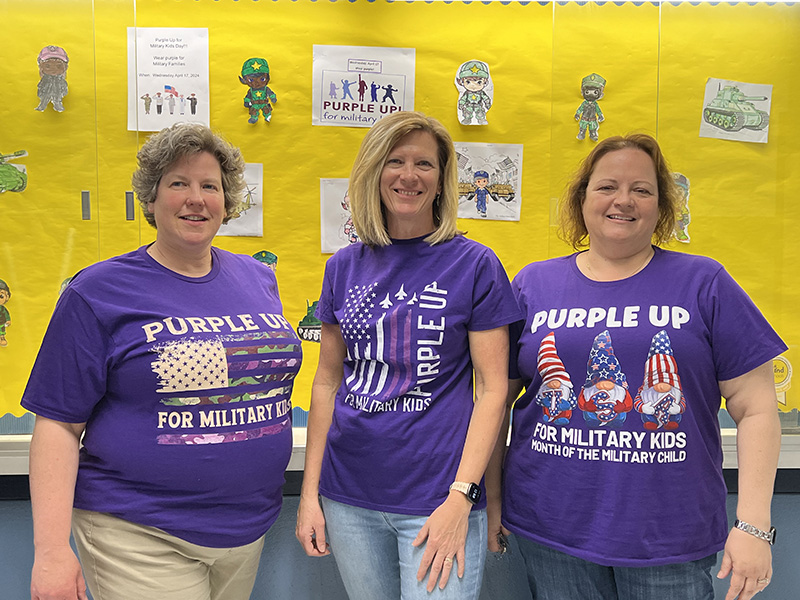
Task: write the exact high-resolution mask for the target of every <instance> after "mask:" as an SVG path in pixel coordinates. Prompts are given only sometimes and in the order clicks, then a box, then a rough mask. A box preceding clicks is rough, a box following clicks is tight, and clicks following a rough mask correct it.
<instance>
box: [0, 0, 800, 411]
mask: <svg viewBox="0 0 800 600" xmlns="http://www.w3.org/2000/svg"><path fill="white" fill-rule="evenodd" d="M0 22H2V23H3V24H4V30H5V33H4V43H3V60H2V61H0V81H2V83H3V87H4V90H5V93H4V98H3V102H2V103H0V123H2V127H0V152H3V153H8V152H13V151H15V150H19V149H25V150H27V151H28V153H29V156H28V157H25V158H24V159H22V160H19V161H17V162H19V163H21V164H25V165H27V167H28V174H29V185H28V188H27V189H26V190H25V191H24V192H22V193H5V194H0V206H1V207H2V209H3V215H4V218H3V224H4V227H5V235H3V239H2V242H0V279H4V280H5V281H7V282H8V283H9V285H10V287H11V291H12V298H11V300H10V302H9V303H8V304H7V308H8V309H9V311H10V313H11V316H12V326H11V327H9V328H8V334H7V339H8V342H9V344H8V346H7V347H5V348H0V386H2V387H0V416H2V414H3V413H4V412H6V411H10V412H11V413H12V414H15V415H20V414H22V411H21V409H20V407H19V405H18V402H19V398H20V396H21V393H22V390H23V388H24V384H25V381H26V379H27V376H28V373H29V371H30V367H31V364H32V361H33V357H34V356H35V351H36V347H37V346H38V343H39V342H40V341H41V336H42V335H43V332H44V328H45V326H46V323H47V320H48V318H49V315H50V313H51V311H52V308H53V305H54V304H55V301H56V298H57V293H58V287H59V284H60V283H61V281H62V280H63V279H64V278H65V277H67V276H69V275H71V274H72V273H74V272H75V271H76V270H77V269H79V268H81V267H83V266H85V265H87V264H89V263H91V262H93V261H95V260H98V259H104V258H107V257H109V256H113V255H115V254H119V253H121V252H124V251H127V250H130V249H133V248H135V247H136V246H137V245H139V244H142V243H147V242H149V241H150V240H152V239H153V237H154V231H153V230H152V229H150V228H149V227H148V226H147V225H146V223H144V221H143V220H142V219H141V218H140V217H139V216H138V213H137V218H136V220H135V221H125V218H124V203H123V199H124V192H125V191H126V190H128V189H130V174H131V172H132V171H133V169H134V166H135V153H136V149H137V147H138V146H139V145H140V144H141V142H142V141H143V140H144V139H145V137H146V134H141V135H139V134H137V133H135V132H128V131H126V114H127V107H126V97H127V96H126V92H127V81H126V64H127V49H126V28H127V27H132V26H140V27H206V28H208V31H209V44H210V65H209V72H210V78H211V99H210V100H211V119H212V125H213V126H214V127H215V128H217V129H220V130H221V131H222V132H223V133H224V134H225V135H226V136H227V137H228V138H229V139H230V140H231V141H232V142H233V143H234V144H236V145H238V146H240V147H241V148H242V150H243V152H244V155H245V159H246V160H247V161H248V162H260V163H263V164H264V184H265V195H264V212H265V218H264V236H263V238H219V239H218V245H219V246H221V247H223V248H226V249H230V250H233V251H237V252H243V253H248V254H252V253H254V252H256V251H258V250H262V249H267V250H271V251H273V252H275V253H276V254H278V256H279V263H278V279H279V282H280V286H281V296H282V298H283V302H284V306H285V313H286V315H287V318H288V319H289V320H290V321H291V322H293V323H297V322H298V321H299V320H300V318H301V317H302V316H303V315H304V314H305V309H306V300H307V299H312V300H313V299H315V298H316V297H317V296H318V294H319V287H320V282H321V279H322V273H323V267H324V264H325V260H326V259H327V255H322V254H320V252H319V247H320V243H319V178H320V177H325V178H328V177H347V176H348V175H349V169H350V165H351V163H352V159H353V157H354V156H355V153H356V150H357V148H358V144H359V142H360V140H361V138H362V137H363V135H364V132H365V130H364V129H360V128H341V127H313V126H312V125H311V72H312V45H313V44H331V45H338V44H340V45H358V46H398V47H413V48H415V49H416V104H415V108H416V109H418V110H422V111H424V112H426V113H429V114H431V115H433V116H436V117H437V118H439V119H440V120H441V121H442V122H443V123H444V124H445V125H446V126H447V127H448V129H449V130H450V131H451V132H452V134H453V137H454V139H456V140H457V141H465V142H496V143H513V144H523V145H524V165H523V180H522V218H521V220H520V222H518V223H509V222H492V221H489V222H486V221H483V222H479V221H475V220H467V221H463V222H462V223H461V228H462V229H465V230H468V232H469V235H470V237H473V238H475V239H477V240H479V241H481V242H483V243H486V244H488V245H490V246H492V248H494V249H495V251H496V252H497V254H498V255H499V257H500V259H501V260H502V261H503V263H504V264H505V266H506V268H507V270H508V272H509V275H510V276H513V275H514V274H516V272H517V271H518V270H519V269H520V268H522V267H523V266H524V265H526V264H527V263H529V262H531V261H533V260H540V259H544V258H547V257H549V256H555V255H559V254H563V253H565V252H567V251H568V248H566V246H565V245H564V244H562V243H561V242H560V241H558V240H557V238H556V237H555V228H554V227H553V219H552V208H553V204H554V198H556V197H557V196H558V194H559V193H560V191H561V189H562V187H563V185H564V182H565V181H566V180H567V179H568V177H569V175H570V173H571V171H572V170H573V169H574V168H575V166H576V165H577V163H578V161H579V160H580V159H581V158H582V157H583V156H584V155H585V154H586V153H587V152H588V150H589V148H590V146H591V142H589V141H588V140H587V141H584V142H579V141H577V140H576V139H575V134H576V133H577V124H576V123H575V121H574V120H573V114H574V112H575V110H576V108H577V107H578V105H579V104H580V102H581V97H580V90H579V87H580V80H581V79H582V78H583V77H584V76H585V75H587V74H589V73H591V72H593V71H594V72H597V73H600V74H601V75H603V77H605V78H606V79H607V80H608V84H607V87H606V95H605V97H604V98H603V99H602V100H601V102H600V104H601V106H602V109H603V112H604V113H605V116H606V121H605V122H604V123H603V124H602V125H601V129H600V135H601V137H607V136H609V135H614V134H619V133H626V132H630V131H635V130H636V131H644V132H647V133H651V134H654V135H657V137H658V139H659V140H660V141H661V143H662V144H663V147H664V150H665V153H666V155H667V157H668V158H669V159H670V162H671V163H672V166H673V168H674V169H675V170H678V171H681V172H682V173H684V174H686V175H687V176H689V178H690V179H691V184H692V188H691V200H690V206H691V211H692V224H691V226H690V233H691V238H692V241H691V243H690V244H688V245H677V244H675V245H673V247H674V248H676V249H678V250H681V251H687V252H692V253H699V254H706V255H709V256H712V257H714V258H716V259H718V260H720V261H721V262H722V263H723V264H725V266H726V267H727V268H728V270H729V271H730V272H731V273H732V274H733V275H734V277H736V279H737V280H738V281H739V282H740V283H741V284H742V285H743V286H744V287H745V289H746V290H747V291H748V292H749V293H750V294H751V296H752V298H753V299H754V301H755V302H756V303H757V304H758V305H759V306H760V307H761V309H762V310H763V311H764V313H765V314H766V315H767V317H768V318H769V319H770V321H771V322H772V324H773V325H774V326H775V327H776V329H777V330H778V331H779V332H780V333H781V335H782V336H783V337H784V339H785V340H786V341H787V343H788V344H789V345H790V346H791V348H790V350H789V352H788V353H787V354H786V357H787V358H788V359H789V361H790V362H792V363H797V364H800V355H798V343H799V342H800V318H798V316H797V313H796V312H795V311H794V310H792V309H793V308H794V307H795V306H798V305H800V278H798V276H797V274H796V273H797V258H796V257H794V258H795V260H794V262H792V258H793V257H792V255H791V254H790V253H791V252H792V250H791V246H790V244H791V243H792V241H793V239H792V238H793V232H794V230H796V229H797V227H798V225H800V215H798V211H799V210H800V208H798V203H797V202H794V201H793V200H794V198H793V197H790V196H789V194H790V190H791V188H790V184H791V183H792V182H795V183H796V182H797V181H798V170H800V166H798V165H800V141H799V140H798V137H797V136H798V132H800V111H798V110H797V108H796V107H795V105H794V103H795V102H797V100H796V99H795V97H793V91H794V88H795V87H796V82H797V77H798V76H797V74H798V73H800V69H798V62H800V36H798V35H797V32H798V31H800V4H795V5H791V6H786V5H775V6H768V5H763V4H762V5H757V6H748V5H746V4H737V5H735V6H729V5H716V6H708V5H704V6H692V5H690V4H688V3H684V4H679V5H672V4H666V5H663V6H657V5H654V4H649V3H648V4H642V5H638V6H637V5H634V4H632V3H626V4H623V5H621V6H618V5H616V4H613V3H606V4H604V5H602V6H598V5H593V4H589V5H577V4H567V5H558V4H556V5H554V4H544V5H541V4H538V3H528V4H525V5H521V4H519V3H514V4H508V5H506V4H501V3H491V4H489V5H486V4H483V3H480V2H472V3H469V4H462V3H458V2H453V3H444V2H436V3H432V4H429V3H425V2H416V3H406V2H386V1H384V0H376V1H375V2H368V1H366V0H357V1H355V2H345V1H343V0H340V1H338V2H330V1H328V0H319V1H317V2H311V1H309V0H299V1H297V2H292V1H289V0H278V1H270V0H260V1H252V0H239V1H236V2H234V1H232V0H219V1H214V0H137V1H135V2H134V1H132V0H95V1H94V2H93V3H92V2H91V1H90V0H58V1H56V0H52V1H45V0H29V1H27V2H26V1H25V0H0ZM47 44H57V45H60V46H63V47H64V48H66V50H67V52H68V53H69V55H70V66H69V71H68V74H67V81H68V82H69V85H70V92H69V94H68V95H67V96H66V98H65V101H64V104H65V106H66V111H65V112H64V113H61V114H56V113H54V112H53V111H52V109H51V108H48V109H47V111H46V112H44V113H38V112H36V111H34V110H33V108H34V107H35V106H36V104H37V98H36V84H37V82H38V70H37V67H36V55H37V54H38V52H39V50H40V49H41V48H42V47H43V46H45V45H47ZM251 56H263V57H265V58H267V59H268V60H269V63H270V69H271V75H272V80H271V83H270V87H271V88H272V89H273V90H274V91H275V93H276V94H277V95H278V102H277V104H276V106H275V110H274V113H273V119H272V122H271V123H270V124H269V125H266V124H264V123H258V124H257V125H250V124H248V123H247V113H246V111H245V110H244V109H243V108H242V99H243V97H244V93H245V91H246V89H245V88H244V86H242V85H241V84H240V83H239V81H238V75H239V70H240V68H241V64H242V62H243V61H244V60H245V59H247V58H249V57H251ZM471 58H478V59H482V60H485V61H486V62H488V63H489V65H490V67H491V72H492V79H493V82H494V86H495V93H494V99H495V104H494V106H493V108H492V109H491V111H490V112H489V122H490V125H489V126H488V127H465V126H462V125H460V124H459V123H458V120H457V114H456V102H457V98H458V92H457V90H456V88H455V86H454V85H453V78H454V76H455V72H456V69H457V67H458V66H459V65H460V64H461V63H462V62H464V61H466V60H468V59H471ZM708 77H715V78H721V79H732V80H738V81H745V82H751V83H769V84H772V85H773V86H774V87H773V98H772V118H771V122H770V134H769V135H770V137H769V143H768V144H749V143H742V142H729V141H720V140H711V139H707V138H699V137H698V135H697V134H698V129H699V125H700V110H701V107H702V100H703V89H704V85H705V81H706V78H708ZM137 96H138V95H137ZM81 190H90V191H91V192H92V201H93V206H92V219H91V220H90V221H82V220H81V219H80V208H79V196H80V191H81ZM132 293H133V291H132ZM136 293H158V292H157V290H152V291H147V290H139V291H136ZM742 343H747V340H746V339H744V340H742ZM304 349H305V356H306V358H305V363H304V367H303V369H302V371H301V374H300V376H299V378H298V380H297V384H296V388H295V390H296V391H295V394H294V398H293V401H294V403H295V405H297V406H301V407H303V408H307V407H308V395H309V389H310V382H311V378H312V376H313V371H314V367H315V365H316V360H317V351H318V347H317V346H316V345H314V344H310V343H306V344H304ZM798 387H800V384H798V385H795V386H794V389H792V390H790V391H789V393H788V396H787V398H788V401H789V403H788V404H787V405H786V408H791V407H797V406H798V404H800V400H798V397H799V396H800V395H799V394H798V393H797V388H798Z"/></svg>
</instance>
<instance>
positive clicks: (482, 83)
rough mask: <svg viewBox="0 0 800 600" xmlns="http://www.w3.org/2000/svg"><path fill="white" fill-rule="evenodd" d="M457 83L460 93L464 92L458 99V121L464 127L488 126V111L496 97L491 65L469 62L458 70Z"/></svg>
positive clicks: (477, 61) (478, 61)
mask: <svg viewBox="0 0 800 600" xmlns="http://www.w3.org/2000/svg"><path fill="white" fill-rule="evenodd" d="M455 83H456V88H458V90H459V92H461V91H462V90H463V93H462V94H461V96H460V97H459V99H458V121H459V122H460V123H461V124H462V125H488V124H489V122H488V121H487V120H486V111H488V110H489V109H490V108H491V106H492V99H493V96H494V86H493V85H492V78H491V75H489V65H487V64H486V63H485V62H482V61H480V60H468V61H467V62H465V63H463V64H462V65H461V66H460V67H459V68H458V75H456V80H455ZM473 120H474V121H475V122H474V123H473Z"/></svg>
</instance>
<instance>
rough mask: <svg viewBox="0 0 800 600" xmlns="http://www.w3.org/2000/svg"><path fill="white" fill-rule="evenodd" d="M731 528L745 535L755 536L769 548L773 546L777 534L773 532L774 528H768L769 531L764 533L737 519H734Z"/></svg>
mask: <svg viewBox="0 0 800 600" xmlns="http://www.w3.org/2000/svg"><path fill="white" fill-rule="evenodd" d="M733 526H734V527H736V529H741V530H742V531H744V532H745V533H749V534H750V535H754V536H756V537H757V538H758V539H760V540H764V541H765V542H768V543H769V545H770V546H774V545H775V534H776V533H777V532H776V531H775V528H774V527H770V528H769V531H764V530H763V529H759V528H758V527H756V526H755V525H750V523H745V522H744V521H740V520H739V519H736V521H734V522H733Z"/></svg>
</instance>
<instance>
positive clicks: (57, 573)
mask: <svg viewBox="0 0 800 600" xmlns="http://www.w3.org/2000/svg"><path fill="white" fill-rule="evenodd" d="M31 599H32V600H87V595H86V582H85V581H84V579H83V573H82V572H81V565H80V563H79V562H78V558H77V557H76V556H75V553H74V552H73V551H72V548H70V547H69V546H54V547H53V548H48V549H39V548H37V550H36V558H35V560H34V561H33V571H32V572H31Z"/></svg>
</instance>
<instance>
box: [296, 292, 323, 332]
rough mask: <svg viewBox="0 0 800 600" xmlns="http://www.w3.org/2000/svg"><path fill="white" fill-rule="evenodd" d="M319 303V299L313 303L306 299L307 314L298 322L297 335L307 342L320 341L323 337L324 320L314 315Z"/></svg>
mask: <svg viewBox="0 0 800 600" xmlns="http://www.w3.org/2000/svg"><path fill="white" fill-rule="evenodd" d="M318 304H319V301H317V300H314V302H312V303H311V304H309V303H308V300H306V316H305V317H303V318H302V320H301V321H300V322H299V323H298V324H297V335H299V336H300V339H301V340H304V341H306V342H319V341H320V339H321V338H322V321H320V320H319V319H318V318H317V317H316V316H314V313H315V312H316V311H317V305H318Z"/></svg>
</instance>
